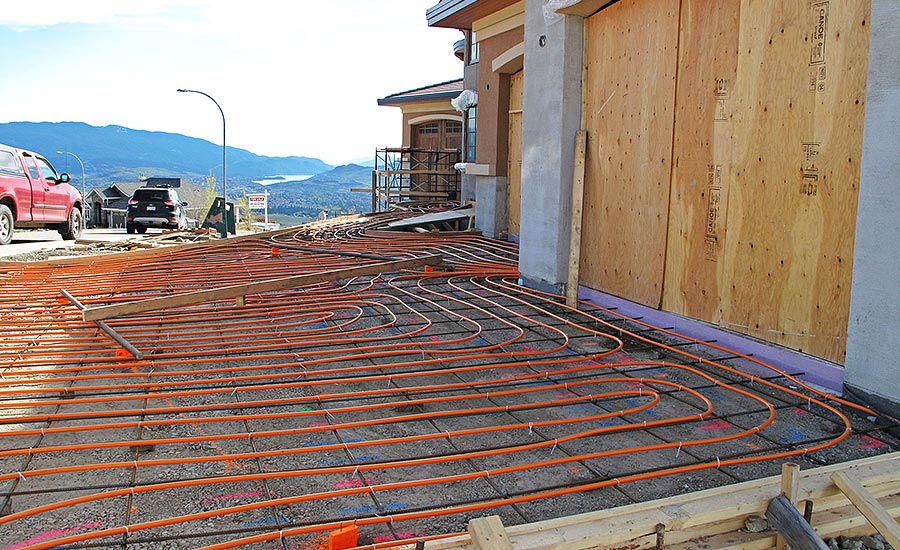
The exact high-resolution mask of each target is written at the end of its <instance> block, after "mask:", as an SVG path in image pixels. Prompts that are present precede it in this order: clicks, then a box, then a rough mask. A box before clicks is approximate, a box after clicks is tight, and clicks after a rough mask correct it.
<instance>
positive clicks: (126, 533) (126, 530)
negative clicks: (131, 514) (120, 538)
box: [122, 525, 131, 537]
mask: <svg viewBox="0 0 900 550" xmlns="http://www.w3.org/2000/svg"><path fill="white" fill-rule="evenodd" d="M122 527H124V528H125V536H126V537H127V536H128V535H130V534H131V533H129V532H128V526H127V525H123V526H122Z"/></svg>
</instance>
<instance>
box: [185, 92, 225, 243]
mask: <svg viewBox="0 0 900 550" xmlns="http://www.w3.org/2000/svg"><path fill="white" fill-rule="evenodd" d="M178 91H179V92H186V93H192V94H201V95H205V96H206V97H208V98H209V99H210V100H211V101H212V102H213V103H215V104H216V107H218V108H219V113H221V115H222V196H223V197H224V199H225V204H224V205H223V207H222V208H223V209H222V212H223V217H224V218H225V230H224V231H223V232H222V235H223V236H225V237H227V236H228V187H227V181H228V179H227V172H226V168H225V166H226V164H225V156H226V153H225V151H226V148H225V111H223V110H222V106H221V105H219V102H218V101H216V100H215V99H213V97H212V96H211V95H209V94H208V93H206V92H201V91H200V90H187V89H185V88H179V89H178Z"/></svg>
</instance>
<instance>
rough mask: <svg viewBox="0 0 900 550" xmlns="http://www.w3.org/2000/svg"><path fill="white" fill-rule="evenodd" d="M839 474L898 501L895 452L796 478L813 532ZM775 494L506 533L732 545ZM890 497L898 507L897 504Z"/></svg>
mask: <svg viewBox="0 0 900 550" xmlns="http://www.w3.org/2000/svg"><path fill="white" fill-rule="evenodd" d="M837 471H844V472H847V473H848V474H849V475H852V476H853V477H854V478H856V479H859V480H861V481H860V482H861V484H862V485H863V486H864V487H866V489H867V490H868V491H870V492H871V493H872V494H873V495H874V496H876V497H878V498H881V497H882V496H887V495H892V496H891V497H890V498H892V499H893V498H895V497H894V496H893V495H900V453H891V454H885V455H878V456H875V457H871V458H867V459H861V460H857V461H853V462H849V463H843V464H835V465H831V466H825V467H822V468H815V469H810V470H806V471H802V472H800V474H799V476H798V477H799V478H800V483H799V489H798V492H797V495H796V498H797V499H798V501H803V500H813V501H814V502H815V508H814V514H813V522H812V523H813V525H814V526H817V528H818V525H819V524H820V523H824V522H826V520H828V521H830V519H832V518H833V515H831V514H829V510H838V509H842V510H846V508H845V507H846V506H847V504H848V500H847V498H846V497H845V496H844V495H843V494H842V493H841V491H840V490H839V489H838V488H837V487H836V486H835V485H834V483H832V481H831V478H830V476H831V474H832V473H834V472H837ZM780 491H781V476H774V477H769V478H763V479H757V480H752V481H747V482H743V483H738V484H734V485H727V486H723V487H717V488H714V489H708V490H705V491H699V492H696V493H691V494H685V495H677V496H673V497H668V498H664V499H659V500H654V501H649V502H642V503H637V504H631V505H627V506H621V507H618V508H612V509H607V510H598V511H594V512H588V513H584V514H578V515H574V516H566V517H561V518H554V519H550V520H545V521H540V522H536V523H529V524H523V525H513V526H508V527H507V528H506V533H507V536H508V537H509V539H510V541H511V542H512V544H513V546H514V547H515V548H517V549H520V550H525V549H527V550H551V549H570V550H576V549H587V548H601V549H602V548H616V547H620V546H624V545H628V547H629V548H632V549H634V550H637V549H639V548H654V547H655V544H656V538H655V536H656V525H657V524H660V523H662V524H664V525H665V526H666V547H667V548H670V547H671V548H675V547H676V546H675V545H678V544H681V543H684V542H686V541H688V540H691V539H696V538H699V537H712V536H716V535H720V534H725V535H727V537H732V538H734V537H735V536H737V531H738V530H739V529H740V528H741V527H743V524H744V519H745V518H746V517H747V516H750V515H754V514H755V515H762V514H764V513H765V511H766V508H767V507H768V504H769V501H770V500H771V499H772V498H774V497H775V496H777V495H778V494H779V493H780ZM896 498H897V499H898V501H900V497H896ZM891 502H893V500H891ZM891 506H892V507H891V508H890V513H893V514H898V513H900V502H898V507H897V509H896V510H895V509H894V508H893V505H891ZM854 515H855V516H857V517H858V518H859V519H857V522H856V524H859V522H861V521H864V520H862V519H861V517H862V516H861V515H860V514H858V513H856V514H854ZM836 526H837V525H832V526H831V527H836ZM850 527H852V525H851V526H850ZM829 532H832V531H829ZM829 536H833V535H829ZM727 537H726V538H727ZM769 537H770V541H769V542H768V543H767V544H768V545H767V546H762V548H774V547H775V534H774V533H770V534H769ZM470 545H471V539H470V538H469V537H468V536H467V535H462V536H459V537H454V538H450V539H444V540H441V541H433V542H429V543H428V544H427V546H426V547H427V548H428V549H429V550H451V549H463V548H470ZM714 547H715V546H714ZM754 547H755V546H754ZM748 548H749V546H748Z"/></svg>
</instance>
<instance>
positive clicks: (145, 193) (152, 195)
mask: <svg viewBox="0 0 900 550" xmlns="http://www.w3.org/2000/svg"><path fill="white" fill-rule="evenodd" d="M132 198H133V199H136V200H139V201H159V202H163V201H167V200H169V192H168V191H166V190H165V189H138V190H137V191H135V192H134V195H133V196H132Z"/></svg>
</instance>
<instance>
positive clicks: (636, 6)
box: [582, 0, 871, 363]
mask: <svg viewBox="0 0 900 550" xmlns="http://www.w3.org/2000/svg"><path fill="white" fill-rule="evenodd" d="M622 4H624V8H629V9H630V10H631V11H630V18H634V17H641V23H637V22H632V23H631V24H634V25H639V26H640V27H641V28H651V27H652V28H656V30H657V31H658V32H660V33H666V32H667V33H669V34H665V35H663V36H664V37H665V38H659V39H658V41H659V42H664V43H668V44H678V48H679V50H678V56H677V58H676V59H675V60H672V59H670V58H669V57H668V56H664V55H659V56H656V57H654V58H651V59H647V58H646V57H643V58H641V57H638V56H637V55H635V54H634V53H633V52H630V50H631V49H633V48H634V45H633V44H632V45H624V46H623V45H621V44H620V45H618V46H617V45H616V44H615V43H614V42H613V43H610V42H611V41H614V40H615V39H616V38H618V39H619V40H621V41H623V42H625V41H626V40H624V39H623V37H624V36H626V35H625V34H624V33H623V32H622V23H621V22H618V23H617V24H615V25H611V24H612V23H614V22H617V21H619V19H620V16H621V13H617V12H615V11H610V12H609V14H608V15H604V14H605V12H606V11H607V10H603V11H601V12H599V13H598V14H596V15H594V16H592V17H591V18H590V19H589V22H588V26H587V34H588V39H587V45H586V58H587V60H588V61H587V63H588V72H589V80H588V82H587V85H588V88H587V89H586V95H587V96H588V97H589V99H587V100H586V102H585V108H586V109H589V110H588V116H589V117H590V116H594V117H595V118H596V115H594V114H592V111H591V110H590V109H595V108H596V107H597V104H598V102H602V101H605V99H606V97H607V96H608V94H609V93H610V91H609V86H612V85H614V84H615V83H618V82H620V81H622V79H623V78H625V79H627V77H626V76H625V75H624V74H623V73H625V72H627V71H631V72H633V73H634V74H636V75H640V77H639V78H640V79H642V80H643V81H644V82H645V84H654V85H656V84H657V83H658V82H659V77H660V75H667V74H669V73H674V74H676V75H677V88H676V90H675V93H674V94H673V96H672V98H671V102H670V103H669V108H670V109H671V110H672V112H673V113H674V124H673V126H672V128H673V133H672V141H671V143H672V154H671V162H670V168H671V180H670V182H671V196H670V201H669V203H668V204H667V205H666V208H665V210H666V212H665V214H663V215H662V216H661V218H662V219H665V220H666V225H665V227H664V228H660V227H659V226H658V225H657V224H648V223H640V224H637V223H635V219H636V217H635V216H633V215H630V216H629V215H625V216H623V212H625V213H626V214H630V213H633V209H632V210H629V209H628V208H623V202H625V203H628V202H631V201H633V200H636V199H637V200H643V201H644V202H645V204H646V205H656V204H658V203H657V202H656V200H658V197H657V196H655V195H638V196H636V195H635V189H645V190H646V189H647V188H648V187H651V186H649V185H648V184H647V182H646V181H644V182H643V183H641V182H635V179H637V175H638V174H642V172H641V170H640V168H643V167H644V166H645V165H646V164H645V163H647V162H650V163H652V162H659V159H661V158H662V159H664V158H665V156H666V155H664V154H657V155H653V154H652V153H653V152H658V151H664V150H665V149H664V144H662V143H661V140H660V139H659V138H658V137H654V135H651V134H648V135H641V143H640V144H639V145H637V146H636V147H635V146H633V144H632V140H633V138H634V137H635V136H633V135H631V134H629V130H630V128H633V127H634V126H633V125H632V126H629V124H627V123H626V122H630V121H632V120H635V119H643V118H644V117H647V116H651V115H652V114H658V113H659V112H661V110H662V108H663V107H664V105H662V104H663V103H664V101H663V97H659V100H660V103H652V104H647V103H646V102H644V103H643V104H639V103H628V104H627V105H625V106H624V108H625V109H626V111H625V112H620V111H613V113H614V116H616V117H617V118H616V120H617V122H618V123H619V130H616V129H615V128H614V127H612V126H611V125H608V124H607V125H604V124H597V123H596V121H595V122H594V124H593V126H590V125H589V130H592V131H593V132H595V133H596V134H595V135H593V136H592V138H593V139H599V140H600V142H599V143H596V142H595V143H593V147H591V148H590V153H589V154H596V153H597V152H601V153H605V154H606V155H607V156H606V158H603V157H600V158H595V159H593V160H591V159H589V163H588V175H587V178H588V181H589V182H591V183H590V186H591V187H590V188H591V189H600V192H599V194H598V195H596V196H595V197H596V198H598V199H599V200H598V201H597V202H595V203H594V204H593V211H592V212H591V214H590V218H591V221H590V222H589V221H588V220H587V219H586V221H585V224H586V227H587V226H588V224H593V225H594V226H595V227H598V228H599V230H598V232H597V233H596V234H595V235H597V236H603V235H606V234H607V232H609V234H611V235H621V236H624V240H622V241H620V242H617V243H615V244H616V247H621V248H622V249H625V250H631V251H641V252H642V254H643V255H642V258H641V259H642V260H643V261H645V262H646V263H647V264H648V265H653V266H655V265H657V263H658V260H659V258H660V250H659V248H657V247H656V246H653V245H654V244H656V243H658V242H659V240H660V239H662V240H663V242H664V243H665V244H664V246H663V253H662V256H663V257H664V258H665V262H664V270H663V271H662V272H661V273H663V275H662V277H663V282H662V283H661V287H662V298H663V299H662V308H663V309H666V310H669V311H674V312H676V313H681V314H685V315H688V316H691V317H695V318H699V319H702V320H705V321H710V322H712V323H715V324H718V325H720V326H722V327H724V328H728V329H733V330H737V331H740V332H745V333H747V334H750V335H753V336H756V337H759V338H762V339H764V340H767V341H770V342H774V343H778V344H782V345H785V346H787V347H790V348H793V349H797V350H801V351H804V352H807V353H810V354H812V355H815V356H818V357H822V358H825V359H828V360H831V361H835V362H838V363H842V362H843V358H844V350H845V343H846V335H847V324H848V318H849V303H850V279H851V269H852V263H853V262H852V260H853V236H854V232H855V216H856V207H857V192H858V186H859V162H860V155H861V148H862V130H863V119H864V113H865V94H866V75H867V55H868V27H869V14H870V9H871V8H870V2H869V1H868V0H793V1H790V2H785V1H782V0H681V1H680V6H677V7H676V12H677V11H678V9H677V8H679V7H680V16H679V21H678V24H677V28H676V29H675V30H672V29H670V27H669V26H666V25H661V24H660V21H661V20H662V19H664V18H663V17H661V16H660V13H663V12H665V13H668V12H670V11H671V10H672V8H671V4H672V3H670V2H661V1H658V0H644V1H643V2H640V1H638V2H632V3H626V2H625V1H624V0H623V1H622V2H619V3H618V4H615V5H614V6H612V8H615V7H617V6H620V5H622ZM675 4H679V2H675ZM612 8H610V9H612ZM653 9H658V10H660V13H656V14H654V13H651V11H652V10H653ZM599 33H605V35H606V38H605V39H601V37H600V34H599ZM627 42H632V40H631V39H629V40H627ZM601 43H602V44H603V48H609V49H613V50H615V51H617V52H618V51H621V50H622V49H623V48H624V49H625V50H629V53H628V57H627V59H625V60H624V64H625V66H624V67H622V66H618V65H615V64H610V63H609V62H608V61H605V60H604V58H607V57H609V56H610V55H611V54H610V52H609V51H607V52H605V53H604V52H603V51H602V48H601V49H597V47H596V45H597V44H601ZM616 48H618V50H616ZM670 63H671V66H668V64H670ZM656 64H664V65H667V67H659V66H656ZM631 81H633V80H629V82H631ZM628 91H629V95H630V94H631V93H632V92H633V91H634V90H633V89H629V90H628ZM647 93H648V92H642V93H640V94H638V95H639V96H645V95H647ZM616 95H617V94H616ZM614 98H615V96H614ZM613 101H614V99H613V100H612V101H610V104H609V105H608V106H607V107H606V109H609V108H610V107H612V106H613ZM607 116H611V115H607ZM662 134H663V132H659V135H662ZM610 141H612V143H609V142H610ZM626 146H627V147H629V148H628V150H625V148H626ZM635 154H637V155H638V159H637V160H639V161H643V163H642V162H636V161H635V159H634V156H635ZM629 155H630V156H629ZM616 162H618V163H619V165H618V167H617V166H615V163H616ZM617 169H618V170H619V172H618V173H617V172H616V170H617ZM627 171H630V172H631V173H632V177H631V178H630V179H629V177H628V176H627V175H625V174H624V173H623V172H627ZM661 172H663V170H661V169H660V170H659V171H658V173H661ZM645 179H646V178H645ZM595 192H596V191H595ZM617 193H618V194H620V195H619V196H616V194H617ZM648 207H649V206H645V208H648ZM641 215H642V216H643V213H642V214H641ZM604 216H605V217H607V218H608V219H607V220H603V219H601V218H602V217H604ZM623 221H624V222H625V223H627V224H630V226H631V227H633V228H637V227H641V228H642V229H643V230H644V231H646V232H648V233H649V234H640V235H633V234H630V232H629V231H625V232H621V231H620V232H618V233H616V232H615V228H614V227H611V226H615V225H617V224H620V223H622V222H623ZM644 221H646V220H644ZM601 242H602V239H601ZM590 243H591V239H589V238H586V244H585V246H586V247H589V246H590ZM609 244H610V243H608V242H607V245H609ZM614 252H615V250H613V249H611V248H610V247H609V246H607V248H606V249H604V250H602V252H601V253H600V254H598V255H597V258H598V260H599V259H600V258H604V257H605V258H604V260H603V261H605V262H606V265H604V266H603V267H598V266H596V265H595V266H593V272H592V275H591V279H590V280H589V279H588V278H587V277H585V278H584V279H583V280H582V284H588V285H590V286H594V287H596V288H600V289H602V290H607V291H609V292H612V293H614V294H617V295H619V296H623V297H625V298H629V299H632V300H636V301H639V302H642V303H645V304H649V305H652V300H650V299H648V298H650V297H652V294H651V293H648V292H645V291H646V290H647V289H646V288H645V282H646V281H639V280H635V281H633V282H632V284H631V285H629V284H628V282H627V281H625V280H618V279H616V277H608V276H607V275H606V274H607V273H609V272H627V271H630V270H632V269H633V266H634V265H635V261H636V260H638V259H635V258H629V257H628V256H629V254H630V253H629V252H626V253H625V257H621V255H618V254H615V253H614ZM585 253H586V250H583V251H582V254H583V255H584V254H585ZM588 253H589V252H588ZM601 254H602V256H601ZM652 272H653V273H660V272H658V271H656V270H653V271H652ZM598 274H600V275H601V276H599V277H598ZM616 281H618V282H616ZM611 283H612V284H611Z"/></svg>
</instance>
